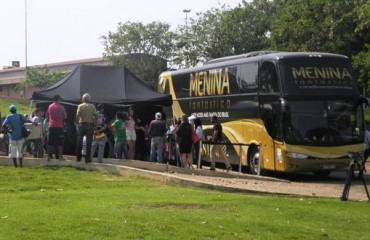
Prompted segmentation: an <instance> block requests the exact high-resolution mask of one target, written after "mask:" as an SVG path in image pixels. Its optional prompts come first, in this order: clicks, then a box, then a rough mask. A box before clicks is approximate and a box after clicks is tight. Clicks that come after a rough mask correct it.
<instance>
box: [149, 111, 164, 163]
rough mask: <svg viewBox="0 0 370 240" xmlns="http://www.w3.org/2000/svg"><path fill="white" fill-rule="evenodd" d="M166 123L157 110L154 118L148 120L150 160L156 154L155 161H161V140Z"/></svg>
mask: <svg viewBox="0 0 370 240" xmlns="http://www.w3.org/2000/svg"><path fill="white" fill-rule="evenodd" d="M166 131H167V129H166V124H165V123H164V122H163V121H162V114H161V113H160V112H157V113H156V114H155V120H153V121H151V122H150V125H149V136H150V137H151V142H150V161H151V162H154V157H155V156H156V155H157V161H158V162H159V163H163V142H164V139H165V136H166Z"/></svg>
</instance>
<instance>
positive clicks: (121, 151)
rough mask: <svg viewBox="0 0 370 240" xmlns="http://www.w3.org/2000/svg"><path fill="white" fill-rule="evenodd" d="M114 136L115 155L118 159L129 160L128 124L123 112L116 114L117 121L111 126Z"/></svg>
mask: <svg viewBox="0 0 370 240" xmlns="http://www.w3.org/2000/svg"><path fill="white" fill-rule="evenodd" d="M111 129H112V131H113V136H114V155H115V157H116V159H122V157H123V159H127V155H128V154H127V137H126V124H125V121H124V115H123V113H122V112H120V111H119V112H117V113H116V119H115V120H114V121H113V123H112V124H111Z"/></svg>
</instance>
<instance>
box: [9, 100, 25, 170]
mask: <svg viewBox="0 0 370 240" xmlns="http://www.w3.org/2000/svg"><path fill="white" fill-rule="evenodd" d="M9 111H10V115H8V116H7V117H6V118H5V120H4V122H3V128H4V129H7V131H8V133H9V148H10V157H11V158H12V159H13V163H14V167H18V165H17V158H18V159H19V166H20V167H22V160H23V152H22V147H23V144H24V138H23V137H22V125H23V124H24V123H25V122H28V120H27V119H26V118H25V117H24V116H23V115H21V114H17V107H16V106H15V105H10V106H9Z"/></svg>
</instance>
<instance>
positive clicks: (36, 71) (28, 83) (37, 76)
mask: <svg viewBox="0 0 370 240" xmlns="http://www.w3.org/2000/svg"><path fill="white" fill-rule="evenodd" d="M66 75H67V73H66V72H53V71H51V70H50V69H49V68H48V67H27V74H26V80H25V81H22V82H20V83H18V84H17V85H16V86H15V88H14V90H16V91H19V90H22V89H24V88H27V87H32V86H33V87H38V88H40V89H44V88H47V87H49V86H51V85H53V84H54V83H57V82H58V81H59V80H61V79H62V78H64V77H65V76H66Z"/></svg>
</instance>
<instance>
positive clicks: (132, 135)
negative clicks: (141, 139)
mask: <svg viewBox="0 0 370 240" xmlns="http://www.w3.org/2000/svg"><path fill="white" fill-rule="evenodd" d="M126 139H127V141H136V131H135V130H128V129H126Z"/></svg>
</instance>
